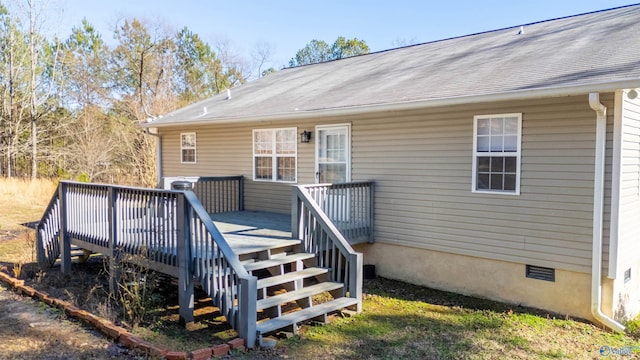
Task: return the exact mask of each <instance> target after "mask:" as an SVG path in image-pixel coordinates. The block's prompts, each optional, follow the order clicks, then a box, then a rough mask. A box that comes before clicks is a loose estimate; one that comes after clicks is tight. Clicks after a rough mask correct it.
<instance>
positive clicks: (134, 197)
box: [37, 176, 373, 347]
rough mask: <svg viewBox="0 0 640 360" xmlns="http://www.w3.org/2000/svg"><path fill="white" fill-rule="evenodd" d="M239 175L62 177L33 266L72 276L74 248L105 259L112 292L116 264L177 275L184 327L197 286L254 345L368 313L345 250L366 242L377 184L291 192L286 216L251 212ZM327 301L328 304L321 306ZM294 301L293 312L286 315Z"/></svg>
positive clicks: (356, 268) (353, 261) (355, 258)
mask: <svg viewBox="0 0 640 360" xmlns="http://www.w3.org/2000/svg"><path fill="white" fill-rule="evenodd" d="M242 179H243V177H242V176H236V177H222V178H206V179H204V180H203V181H201V182H199V183H196V184H195V188H194V191H193V192H192V191H172V190H161V189H144V188H132V187H125V186H117V185H106V184H87V183H76V182H66V181H62V182H60V183H59V184H58V188H57V190H56V192H55V193H54V195H53V196H52V198H51V200H50V202H49V205H48V206H47V209H46V210H45V212H44V214H43V217H42V219H41V221H40V222H39V224H38V227H37V244H38V246H37V254H38V263H39V264H40V265H41V266H43V267H46V266H52V265H53V264H54V263H56V262H57V261H59V263H60V268H61V271H62V272H63V273H65V274H70V273H71V271H72V267H71V245H72V244H73V245H75V246H77V247H79V248H81V249H85V250H89V251H92V252H96V253H102V254H104V255H105V256H106V257H107V258H108V259H109V273H110V274H112V275H113V277H112V279H111V280H112V281H111V283H112V285H113V286H112V288H113V289H117V284H115V281H116V274H117V272H118V268H119V267H120V266H121V265H120V263H119V262H120V261H125V262H133V263H140V264H142V265H144V266H146V267H147V268H149V269H153V270H156V271H160V272H163V273H165V274H169V275H171V276H175V277H177V278H178V287H179V290H178V301H179V312H180V320H181V321H182V322H184V323H188V322H191V321H193V318H194V317H193V296H194V284H196V282H197V283H198V284H200V286H202V289H203V290H204V291H205V292H206V293H207V294H208V295H209V296H210V297H211V299H212V302H213V304H214V306H216V307H218V308H219V309H220V312H221V313H222V314H223V315H224V316H225V318H226V319H227V321H228V322H229V324H231V326H232V327H233V328H234V329H235V330H236V331H238V334H239V336H240V337H242V338H243V339H245V341H246V344H247V346H248V347H253V346H254V345H255V344H256V337H257V339H258V342H259V339H260V338H261V337H262V335H264V334H266V333H268V332H271V331H274V330H276V329H280V328H283V327H287V326H290V327H293V329H294V330H295V329H296V328H297V324H299V323H300V322H303V321H306V320H309V319H311V318H317V317H320V316H322V317H324V318H326V315H327V314H328V313H331V312H334V311H339V310H340V309H342V308H345V307H349V308H351V309H352V310H355V311H358V312H359V311H361V310H362V302H361V299H362V272H361V268H362V254H360V253H357V252H355V251H354V250H353V249H352V248H351V245H350V242H353V243H357V242H361V241H370V240H371V236H372V233H373V232H372V231H373V223H372V204H373V200H372V191H373V184H372V183H369V182H365V183H351V184H338V185H314V186H302V185H300V186H297V187H294V188H292V191H293V193H292V213H291V215H288V214H276V213H269V212H262V211H244V208H243V206H242V204H243V202H244V201H243V193H244V192H243V190H242V189H243V188H242ZM196 194H197V196H196ZM327 199H329V200H327ZM335 199H338V200H339V201H337V200H336V201H334V200H335ZM330 200H331V201H330ZM320 204H322V206H320ZM325 211H327V212H328V213H329V214H334V215H335V216H337V217H334V218H331V217H330V216H328V215H327V213H325ZM336 214H337V215H336ZM292 224H293V225H292ZM342 232H344V235H343V233H342ZM114 291H115V290H114ZM283 292H284V293H283ZM323 293H326V294H329V295H330V297H332V298H333V300H329V301H327V302H322V303H316V298H315V297H314V296H315V295H318V294H323ZM326 294H325V295H326ZM318 299H323V301H324V299H327V297H326V296H324V295H323V296H322V297H318ZM291 302H296V303H297V304H298V305H299V306H300V307H301V308H302V310H299V311H297V312H296V315H292V314H289V313H287V314H284V313H283V312H282V307H283V306H284V305H286V304H288V303H291ZM258 312H260V313H261V314H262V315H264V314H267V315H268V318H260V319H258V318H257V314H258Z"/></svg>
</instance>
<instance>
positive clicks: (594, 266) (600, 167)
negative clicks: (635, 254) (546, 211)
mask: <svg viewBox="0 0 640 360" xmlns="http://www.w3.org/2000/svg"><path fill="white" fill-rule="evenodd" d="M589 106H591V108H592V109H593V110H594V111H595V112H596V114H597V116H596V153H595V162H596V166H595V173H594V184H593V248H592V256H591V258H592V262H591V314H592V315H593V316H594V317H595V318H596V319H597V320H598V321H599V322H600V323H602V324H603V325H605V326H606V327H608V328H610V329H611V330H613V331H618V332H622V331H624V329H625V327H624V325H622V324H620V323H619V322H617V321H615V320H614V319H612V318H610V317H609V316H607V315H606V314H604V313H603V312H602V303H601V301H602V221H603V211H604V206H603V203H604V176H605V174H604V157H605V156H604V155H605V146H606V136H607V107H606V106H604V105H602V103H600V94H599V93H596V92H594V93H590V94H589Z"/></svg>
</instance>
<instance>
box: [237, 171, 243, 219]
mask: <svg viewBox="0 0 640 360" xmlns="http://www.w3.org/2000/svg"><path fill="white" fill-rule="evenodd" d="M238 208H239V209H238V211H244V176H240V181H239V183H238Z"/></svg>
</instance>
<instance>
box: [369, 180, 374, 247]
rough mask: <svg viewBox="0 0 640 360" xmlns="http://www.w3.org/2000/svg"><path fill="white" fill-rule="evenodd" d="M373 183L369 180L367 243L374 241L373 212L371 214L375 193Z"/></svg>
mask: <svg viewBox="0 0 640 360" xmlns="http://www.w3.org/2000/svg"><path fill="white" fill-rule="evenodd" d="M374 187H375V183H374V182H373V181H371V182H370V183H369V243H371V244H372V243H373V242H374V239H375V238H374V219H375V218H374V214H373V210H374V204H373V199H374V197H373V196H374V194H375V191H374V190H375V189H374Z"/></svg>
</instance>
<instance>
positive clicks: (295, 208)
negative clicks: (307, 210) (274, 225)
mask: <svg viewBox="0 0 640 360" xmlns="http://www.w3.org/2000/svg"><path fill="white" fill-rule="evenodd" d="M298 191H302V190H300V188H298V187H296V186H294V187H293V191H292V196H291V238H293V239H300V215H301V213H302V202H301V201H300V200H299V199H298Z"/></svg>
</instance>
